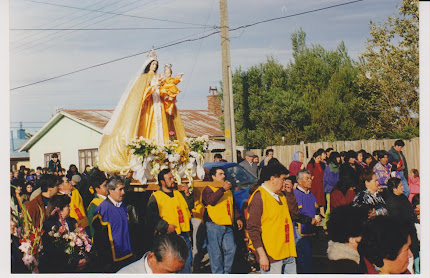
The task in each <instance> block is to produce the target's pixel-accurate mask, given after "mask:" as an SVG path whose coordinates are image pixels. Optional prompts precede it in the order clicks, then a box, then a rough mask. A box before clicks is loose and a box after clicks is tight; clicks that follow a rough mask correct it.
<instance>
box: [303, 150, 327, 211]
mask: <svg viewBox="0 0 430 278" xmlns="http://www.w3.org/2000/svg"><path fill="white" fill-rule="evenodd" d="M321 150H322V149H321ZM321 150H319V151H316V152H315V153H314V154H313V155H312V159H311V160H310V161H309V163H308V165H307V166H306V169H308V170H309V171H310V172H311V176H312V178H313V179H312V187H311V189H310V190H311V192H312V193H313V194H314V195H315V197H316V198H317V203H318V206H319V208H320V214H321V215H322V216H324V217H325V211H324V206H325V205H326V201H325V196H324V185H323V177H324V170H323V168H322V166H321V155H322V153H323V152H324V153H325V151H324V150H322V151H321Z"/></svg>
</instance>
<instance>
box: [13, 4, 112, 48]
mask: <svg viewBox="0 0 430 278" xmlns="http://www.w3.org/2000/svg"><path fill="white" fill-rule="evenodd" d="M100 2H102V1H99V2H96V3H95V4H92V5H90V6H87V7H92V6H94V5H97V4H99V3H100ZM118 2H120V1H119V0H118V1H114V2H112V3H110V4H106V5H104V6H101V7H99V8H97V9H99V10H101V9H105V8H107V7H109V6H112V5H115V4H117V3H118ZM79 12H81V11H79V10H78V11H75V12H73V13H71V14H69V15H73V14H75V13H79ZM89 14H91V12H88V13H85V14H81V15H80V16H76V17H74V18H71V19H69V20H66V21H63V22H61V23H58V24H56V25H54V26H51V28H54V27H59V26H61V25H64V24H66V23H69V22H73V21H75V20H77V19H79V18H82V17H85V16H87V15H89ZM63 19H64V17H63ZM55 21H57V20H54V21H53V22H55ZM45 25H49V24H45ZM76 25H79V23H78V24H76ZM76 25H74V26H76ZM42 26H43V25H42ZM72 27H73V26H72ZM40 33H42V32H37V33H33V34H31V35H28V36H26V37H24V38H22V39H21V40H18V42H20V41H23V40H24V41H25V40H26V39H28V38H31V37H34V36H35V35H38V34H40ZM56 33H58V32H55V33H51V34H47V35H46V34H44V35H42V36H41V37H39V38H35V39H33V40H32V41H28V42H24V43H22V44H20V45H18V46H16V47H15V49H14V50H16V49H19V48H20V47H23V46H26V45H29V44H32V43H34V42H36V41H38V40H41V39H43V38H47V37H49V36H52V35H55V34H56ZM15 43H16V42H15Z"/></svg>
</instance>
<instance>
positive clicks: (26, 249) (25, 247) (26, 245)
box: [18, 242, 31, 254]
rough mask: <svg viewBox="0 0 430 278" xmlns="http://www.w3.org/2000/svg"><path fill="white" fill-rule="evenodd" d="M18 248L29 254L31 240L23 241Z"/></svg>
mask: <svg viewBox="0 0 430 278" xmlns="http://www.w3.org/2000/svg"><path fill="white" fill-rule="evenodd" d="M18 249H19V250H21V252H22V253H25V254H28V253H30V249H31V243H30V242H23V243H21V245H20V246H19V248H18Z"/></svg>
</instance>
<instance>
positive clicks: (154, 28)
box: [9, 26, 207, 31]
mask: <svg viewBox="0 0 430 278" xmlns="http://www.w3.org/2000/svg"><path fill="white" fill-rule="evenodd" d="M206 28H207V27H204V26H201V27H124V28H39V29H26V28H11V29H9V30H10V31H129V30H175V29H180V30H188V29H190V30H191V29H206Z"/></svg>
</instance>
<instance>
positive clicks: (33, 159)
mask: <svg viewBox="0 0 430 278" xmlns="http://www.w3.org/2000/svg"><path fill="white" fill-rule="evenodd" d="M101 140H102V134H101V133H99V132H97V131H95V130H93V129H90V128H88V127H86V126H84V125H82V124H80V123H78V122H76V121H73V120H71V119H69V118H67V117H63V118H61V120H60V121H59V122H58V123H57V124H56V125H54V126H53V127H52V128H51V129H50V130H49V131H48V132H47V133H46V134H45V135H44V136H43V137H42V138H41V139H40V140H39V141H38V142H36V144H34V145H33V146H32V147H31V148H30V149H29V154H30V165H31V168H34V169H36V167H37V166H42V167H43V166H44V154H45V153H54V152H60V153H61V166H62V167H63V168H65V169H66V170H68V169H69V165H70V164H76V166H78V167H79V157H78V150H81V149H94V148H98V147H99V145H100V142H101Z"/></svg>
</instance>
